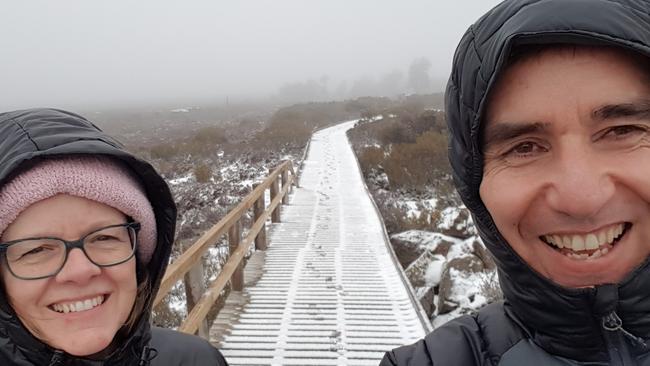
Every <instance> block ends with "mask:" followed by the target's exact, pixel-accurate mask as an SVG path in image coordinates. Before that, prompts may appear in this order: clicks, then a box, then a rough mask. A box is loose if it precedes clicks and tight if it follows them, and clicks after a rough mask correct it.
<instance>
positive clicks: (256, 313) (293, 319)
mask: <svg viewBox="0 0 650 366" xmlns="http://www.w3.org/2000/svg"><path fill="white" fill-rule="evenodd" d="M353 125H354V122H346V123H343V124H340V125H337V126H334V127H331V128H328V129H325V130H322V131H320V132H317V133H316V134H314V136H313V138H312V141H311V146H310V149H309V154H308V156H307V158H306V160H305V163H304V164H305V165H304V169H303V171H302V174H301V179H300V188H297V189H295V191H294V193H293V194H292V196H291V198H290V203H289V205H287V206H283V208H282V210H283V212H282V216H281V217H282V222H281V223H279V224H273V227H272V229H271V231H270V233H269V242H270V244H269V248H268V249H267V250H266V251H265V252H261V251H258V252H256V253H255V254H254V255H253V257H252V258H251V260H250V261H249V263H248V265H247V266H246V271H245V283H246V286H245V288H244V291H243V292H241V293H233V294H232V295H231V296H230V298H229V299H228V305H227V306H226V307H225V308H224V310H223V311H222V312H221V313H220V315H219V317H218V318H217V320H216V321H215V324H214V326H213V328H212V329H211V338H212V341H213V343H214V344H215V345H216V346H217V347H218V348H219V349H221V350H222V352H223V353H224V355H225V356H226V358H227V359H228V362H229V363H230V364H231V365H377V364H378V363H379V360H380V359H381V358H382V357H383V354H384V352H385V351H387V350H390V349H392V348H394V347H397V346H400V345H404V344H409V343H413V342H415V341H416V340H417V339H419V338H421V337H422V336H424V335H425V333H426V331H427V327H428V325H427V320H426V319H425V317H424V316H423V315H422V313H421V312H420V311H419V307H418V306H417V305H416V302H415V300H414V299H413V298H412V296H411V295H410V292H409V290H408V285H407V284H406V280H405V279H404V278H403V276H402V274H401V272H400V271H399V269H398V268H399V264H398V263H397V262H396V261H395V259H394V257H393V255H392V254H391V252H390V249H389V243H387V239H386V237H385V235H384V232H383V227H382V225H381V221H380V219H379V216H378V214H377V212H376V210H375V207H374V205H373V203H372V201H371V200H370V198H369V196H368V193H367V191H366V189H365V186H364V183H363V178H362V177H361V173H360V171H359V169H358V165H357V162H356V159H355V157H354V153H353V151H352V148H351V147H350V144H349V142H348V139H347V136H346V134H345V132H346V131H347V130H348V129H350V128H352V127H353Z"/></svg>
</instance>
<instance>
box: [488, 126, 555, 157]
mask: <svg viewBox="0 0 650 366" xmlns="http://www.w3.org/2000/svg"><path fill="white" fill-rule="evenodd" d="M548 125H549V124H548V123H543V122H530V123H528V122H525V123H521V122H519V123H512V122H497V123H495V124H493V125H492V126H489V127H487V128H486V129H485V132H484V134H483V139H482V141H481V146H483V151H485V150H486V149H488V148H489V147H491V146H493V145H500V144H501V143H503V142H506V141H509V140H512V139H514V138H517V137H519V136H522V135H527V134H531V133H539V132H543V131H545V130H546V129H547V127H548Z"/></svg>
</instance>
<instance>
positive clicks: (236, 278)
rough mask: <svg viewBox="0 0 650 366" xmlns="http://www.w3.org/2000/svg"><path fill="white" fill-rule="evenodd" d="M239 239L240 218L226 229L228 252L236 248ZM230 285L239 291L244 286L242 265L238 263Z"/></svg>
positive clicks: (232, 251)
mask: <svg viewBox="0 0 650 366" xmlns="http://www.w3.org/2000/svg"><path fill="white" fill-rule="evenodd" d="M240 241H241V220H238V221H237V222H235V224H234V225H233V226H231V227H230V230H228V246H229V247H230V254H231V255H232V253H234V252H235V250H237V247H239V243H240ZM230 286H231V287H232V289H233V290H234V291H241V290H242V289H243V288H244V265H243V263H239V265H238V266H237V268H236V269H235V272H234V273H233V275H232V278H231V279H230Z"/></svg>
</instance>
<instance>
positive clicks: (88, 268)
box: [56, 248, 102, 283]
mask: <svg viewBox="0 0 650 366" xmlns="http://www.w3.org/2000/svg"><path fill="white" fill-rule="evenodd" d="M101 270H102V269H101V268H100V267H99V266H97V265H96V264H94V263H93V262H91V261H90V259H88V257H86V254H84V252H83V251H82V250H81V249H79V248H74V249H72V250H70V253H68V258H67V260H66V262H65V263H64V264H63V268H61V271H59V273H57V275H56V279H57V280H58V281H62V282H79V283H83V282H86V281H88V280H89V279H90V278H92V277H93V276H96V275H98V274H100V273H101Z"/></svg>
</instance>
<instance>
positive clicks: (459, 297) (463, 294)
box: [432, 268, 490, 328]
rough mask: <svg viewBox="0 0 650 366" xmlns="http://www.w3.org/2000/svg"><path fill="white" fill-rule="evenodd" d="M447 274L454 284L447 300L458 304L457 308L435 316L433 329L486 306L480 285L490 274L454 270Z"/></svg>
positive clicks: (451, 269)
mask: <svg viewBox="0 0 650 366" xmlns="http://www.w3.org/2000/svg"><path fill="white" fill-rule="evenodd" d="M449 274H450V276H451V278H452V280H453V283H454V286H453V287H452V289H451V290H452V291H451V295H450V296H449V299H450V300H452V301H454V302H456V303H458V304H459V306H458V308H456V309H455V310H453V311H451V312H449V313H447V314H442V315H438V316H436V317H435V318H434V319H433V322H432V323H433V327H434V328H437V327H439V326H441V325H443V324H444V323H446V322H448V321H449V320H451V319H454V318H457V317H459V316H461V315H463V314H467V313H470V312H473V311H477V310H478V309H480V308H482V307H483V306H485V305H487V298H486V297H485V295H484V294H483V288H482V285H483V284H484V283H485V281H488V280H490V279H489V276H490V274H485V273H482V272H480V273H470V272H463V271H459V270H456V269H454V268H450V269H449Z"/></svg>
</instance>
